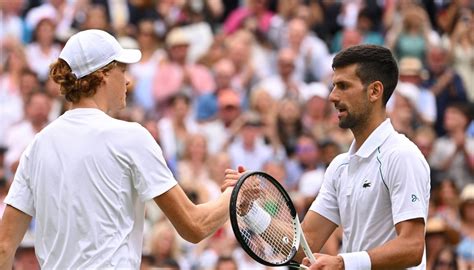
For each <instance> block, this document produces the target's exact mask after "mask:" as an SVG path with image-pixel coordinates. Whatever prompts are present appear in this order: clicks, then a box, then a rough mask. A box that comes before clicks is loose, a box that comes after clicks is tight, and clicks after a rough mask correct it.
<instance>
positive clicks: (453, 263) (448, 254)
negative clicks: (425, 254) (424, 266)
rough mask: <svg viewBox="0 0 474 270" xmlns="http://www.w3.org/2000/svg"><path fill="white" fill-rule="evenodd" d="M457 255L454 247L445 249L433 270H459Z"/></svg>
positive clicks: (440, 253)
mask: <svg viewBox="0 0 474 270" xmlns="http://www.w3.org/2000/svg"><path fill="white" fill-rule="evenodd" d="M457 269H459V268H458V264H457V255H456V252H455V251H454V249H453V248H452V247H449V246H448V247H445V248H443V249H442V250H441V251H440V252H439V255H438V258H436V260H435V262H434V264H433V270H457Z"/></svg>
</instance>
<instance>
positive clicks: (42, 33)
mask: <svg viewBox="0 0 474 270" xmlns="http://www.w3.org/2000/svg"><path fill="white" fill-rule="evenodd" d="M55 28H56V21H55V20H54V19H53V18H48V17H45V18H42V19H40V20H39V22H38V24H37V25H36V26H35V29H34V34H33V42H32V43H30V44H28V45H27V46H26V57H27V58H28V59H35V60H34V61H29V65H30V68H31V69H32V70H33V71H34V72H36V74H38V78H39V80H40V81H41V82H43V83H44V82H45V81H46V80H47V78H48V74H49V65H50V64H52V63H53V62H54V60H56V59H57V58H58V56H59V52H60V51H61V48H60V46H59V44H58V43H56V42H55V34H54V33H55Z"/></svg>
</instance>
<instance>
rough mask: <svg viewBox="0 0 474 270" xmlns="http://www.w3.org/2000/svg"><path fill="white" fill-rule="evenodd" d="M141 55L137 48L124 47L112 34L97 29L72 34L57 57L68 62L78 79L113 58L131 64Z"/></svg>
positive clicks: (138, 59)
mask: <svg viewBox="0 0 474 270" xmlns="http://www.w3.org/2000/svg"><path fill="white" fill-rule="evenodd" d="M141 57H142V53H141V52H140V51H139V50H135V49H124V48H122V46H120V44H119V43H118V41H117V40H116V39H115V38H114V37H113V36H112V35H110V34H109V33H107V32H105V31H102V30H97V29H92V30H85V31H81V32H79V33H77V34H75V35H73V36H72V37H71V38H70V39H69V40H68V41H67V42H66V45H65V46H64V48H63V50H62V51H61V54H60V55H59V58H61V59H63V60H64V61H66V63H68V65H69V67H70V68H71V70H72V73H73V74H74V75H76V77H77V78H78V79H79V78H82V77H84V76H86V75H88V74H91V73H92V72H94V71H96V70H98V69H99V68H102V67H104V66H106V65H107V64H109V63H111V62H112V61H114V60H115V61H117V62H121V63H126V64H131V63H136V62H138V61H140V58H141Z"/></svg>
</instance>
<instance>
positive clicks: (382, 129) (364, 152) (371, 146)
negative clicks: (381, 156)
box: [349, 118, 395, 158]
mask: <svg viewBox="0 0 474 270" xmlns="http://www.w3.org/2000/svg"><path fill="white" fill-rule="evenodd" d="M393 132H395V129H394V128H393V126H392V123H391V122H390V119H389V118H387V119H385V121H383V122H382V123H381V124H380V125H379V126H378V127H377V128H376V129H375V130H374V131H373V132H372V133H371V134H370V135H369V137H368V138H367V140H365V142H364V143H363V144H362V146H361V147H360V148H359V150H357V152H355V140H353V141H352V144H351V147H350V148H349V156H352V155H356V156H359V157H361V158H367V157H369V156H370V154H372V153H373V152H374V151H375V150H376V149H377V148H378V147H379V146H380V145H382V143H383V142H384V141H385V140H386V139H387V138H388V137H389V136H390V134H392V133H393ZM354 152H355V153H354Z"/></svg>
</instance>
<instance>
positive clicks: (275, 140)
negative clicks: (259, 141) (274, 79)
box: [250, 88, 282, 151]
mask: <svg viewBox="0 0 474 270" xmlns="http://www.w3.org/2000/svg"><path fill="white" fill-rule="evenodd" d="M277 106H278V102H277V101H276V100H275V99H273V98H272V96H271V95H270V94H269V91H267V90H266V89H263V88H257V89H254V90H253V91H252V93H251V96H250V110H251V111H254V112H256V113H257V114H258V115H259V116H260V120H261V121H262V134H263V138H264V141H265V143H266V144H270V145H271V146H272V147H273V150H274V151H278V149H280V148H281V147H282V145H281V141H280V138H279V137H278V132H277V127H276V116H277Z"/></svg>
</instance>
